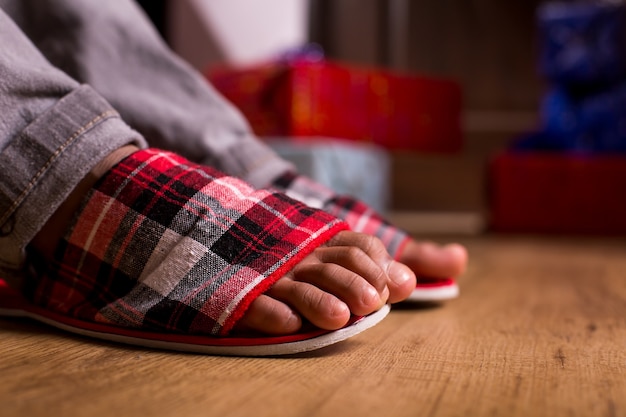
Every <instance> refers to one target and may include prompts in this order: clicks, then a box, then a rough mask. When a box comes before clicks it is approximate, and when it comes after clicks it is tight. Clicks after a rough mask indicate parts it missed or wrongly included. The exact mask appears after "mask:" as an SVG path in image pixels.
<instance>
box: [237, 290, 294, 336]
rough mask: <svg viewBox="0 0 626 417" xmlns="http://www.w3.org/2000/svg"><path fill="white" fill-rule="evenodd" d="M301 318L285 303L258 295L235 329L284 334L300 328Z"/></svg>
mask: <svg viewBox="0 0 626 417" xmlns="http://www.w3.org/2000/svg"><path fill="white" fill-rule="evenodd" d="M301 326H302V319H301V318H300V316H299V315H298V314H296V313H295V312H294V311H293V310H292V309H291V308H290V307H289V306H288V305H286V304H285V303H283V302H281V301H278V300H276V299H273V298H271V297H269V296H267V295H260V296H259V297H258V298H257V299H255V300H254V301H253V302H252V303H251V304H250V307H249V308H248V310H247V311H246V313H245V314H244V316H243V317H242V318H241V320H240V321H239V322H238V323H237V326H236V329H237V330H253V331H257V332H261V333H266V334H270V335H284V334H290V333H295V332H297V331H298V330H300V327H301Z"/></svg>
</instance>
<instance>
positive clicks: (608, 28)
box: [537, 2, 626, 84]
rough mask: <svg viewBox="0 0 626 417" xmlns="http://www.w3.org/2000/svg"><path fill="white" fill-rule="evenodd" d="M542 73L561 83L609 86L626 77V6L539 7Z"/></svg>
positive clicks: (555, 5) (548, 5)
mask: <svg viewBox="0 0 626 417" xmlns="http://www.w3.org/2000/svg"><path fill="white" fill-rule="evenodd" d="M537 22H538V27H539V28H538V29H539V37H540V60H539V67H540V71H541V72H542V74H543V75H544V76H546V77H547V78H549V79H550V80H551V81H553V82H556V83H561V84H576V83H610V82H613V81H615V80H618V79H621V78H624V76H625V75H626V6H624V5H623V4H615V3H613V4H609V3H599V2H593V3H592V2H585V3H563V2H560V3H559V2H557V3H546V4H544V5H543V6H541V7H539V9H538V12H537Z"/></svg>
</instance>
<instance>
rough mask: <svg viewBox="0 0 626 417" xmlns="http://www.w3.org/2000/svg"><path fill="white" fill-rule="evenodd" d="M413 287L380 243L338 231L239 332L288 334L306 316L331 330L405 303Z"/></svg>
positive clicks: (260, 301)
mask: <svg viewBox="0 0 626 417" xmlns="http://www.w3.org/2000/svg"><path fill="white" fill-rule="evenodd" d="M414 288H415V275H414V274H413V272H411V270H410V269H409V268H407V267H406V266H404V265H402V264H400V263H398V262H395V261H393V260H392V259H391V257H390V256H389V254H388V253H387V251H386V249H385V248H384V246H383V244H382V243H381V242H380V240H378V239H377V238H375V237H372V236H369V235H365V234H362V233H355V232H341V233H339V234H337V235H336V236H335V237H334V238H333V239H331V241H330V242H328V244H327V245H325V246H322V247H320V248H318V249H316V250H315V251H314V252H313V253H312V254H311V255H309V256H308V257H307V258H305V259H304V260H303V261H302V262H300V263H299V264H298V265H297V266H296V267H295V268H294V269H293V270H292V271H291V272H290V273H289V274H288V275H287V276H285V277H284V278H281V279H280V280H278V281H277V282H276V284H274V286H273V287H272V288H271V289H270V290H269V291H267V292H266V293H265V295H263V296H261V297H259V298H257V299H256V300H255V301H254V302H253V303H252V305H251V306H250V309H249V310H248V312H247V313H246V314H245V315H244V317H243V318H242V320H241V321H240V322H239V325H238V328H239V329H251V330H256V331H261V332H263V333H270V334H288V333H293V332H296V331H298V329H299V328H300V327H301V325H302V318H305V319H307V320H308V321H310V322H311V323H313V324H314V325H316V326H317V327H320V328H322V329H328V330H335V329H339V328H341V327H343V326H344V325H345V324H346V323H347V322H348V320H349V319H350V316H351V315H352V314H355V315H367V314H370V313H372V312H374V311H376V310H378V309H380V308H381V307H382V306H383V304H385V303H387V302H397V301H401V300H404V299H405V298H406V297H408V296H409V295H410V294H411V292H412V291H413V289H414Z"/></svg>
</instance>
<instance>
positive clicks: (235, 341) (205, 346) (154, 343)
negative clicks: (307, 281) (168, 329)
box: [0, 305, 391, 356]
mask: <svg viewBox="0 0 626 417" xmlns="http://www.w3.org/2000/svg"><path fill="white" fill-rule="evenodd" d="M37 310H38V309H37V308H30V307H26V308H13V307H11V308H3V307H0V316H5V317H25V318H30V319H34V320H36V321H39V322H41V323H45V324H47V325H50V326H53V327H56V328H58V329H61V330H64V331H68V332H71V333H74V334H78V335H81V336H87V337H92V338H96V339H101V340H106V341H112V342H118V343H123V344H128V345H133V346H141V347H146V348H151V349H164V350H173V351H180V352H190V353H200V354H206V355H221V356H279V355H291V354H295V353H302V352H309V351H312V350H317V349H320V348H323V347H326V346H330V345H333V344H335V343H338V342H341V341H343V340H346V339H348V338H350V337H352V336H355V335H357V334H359V333H361V332H363V331H365V330H367V329H369V328H370V327H373V326H375V325H376V324H378V323H379V322H380V321H381V320H382V319H384V318H385V317H386V316H387V314H389V311H390V310H391V307H390V306H389V305H385V306H383V307H382V308H381V309H380V310H378V311H376V312H375V313H372V314H370V315H368V316H365V317H360V318H356V319H354V320H353V321H352V322H351V323H350V324H349V325H347V326H346V327H344V328H341V329H339V330H334V331H323V330H316V331H312V332H308V333H300V334H295V335H289V336H279V337H212V336H195V335H178V334H164V333H153V332H142V331H137V330H132V329H123V328H117V327H114V326H108V325H100V324H93V323H84V322H80V321H78V320H73V319H66V318H64V317H58V316H55V315H54V314H49V313H48V312H46V311H45V310H42V311H41V312H39V311H37Z"/></svg>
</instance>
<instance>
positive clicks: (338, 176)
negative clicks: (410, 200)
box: [265, 137, 391, 214]
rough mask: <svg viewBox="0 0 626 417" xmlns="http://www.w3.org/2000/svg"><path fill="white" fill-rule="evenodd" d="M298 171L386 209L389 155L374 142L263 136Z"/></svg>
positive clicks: (389, 176)
mask: <svg viewBox="0 0 626 417" xmlns="http://www.w3.org/2000/svg"><path fill="white" fill-rule="evenodd" d="M265 140H266V141H267V143H268V144H269V145H270V146H271V147H272V148H273V149H274V151H276V153H278V154H279V155H280V156H281V157H283V158H284V159H286V160H288V161H291V162H292V163H293V164H294V165H295V166H296V167H297V169H298V172H299V173H301V174H303V175H306V176H308V177H310V178H312V179H314V180H315V181H317V182H319V183H320V184H323V185H325V186H327V187H329V188H331V189H332V190H334V191H335V192H337V193H339V194H347V195H350V196H353V197H356V198H358V199H360V200H361V201H363V202H364V203H366V204H368V205H369V206H370V207H372V208H373V209H374V210H376V211H378V212H379V213H382V214H385V213H386V212H387V210H388V209H389V201H390V190H389V187H390V185H389V184H390V183H391V158H390V156H389V153H388V152H387V151H386V150H385V149H383V148H381V147H379V146H376V145H373V144H366V143H360V142H354V141H348V140H340V139H331V138H322V137H319V138H307V140H305V141H303V140H297V139H295V138H265Z"/></svg>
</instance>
